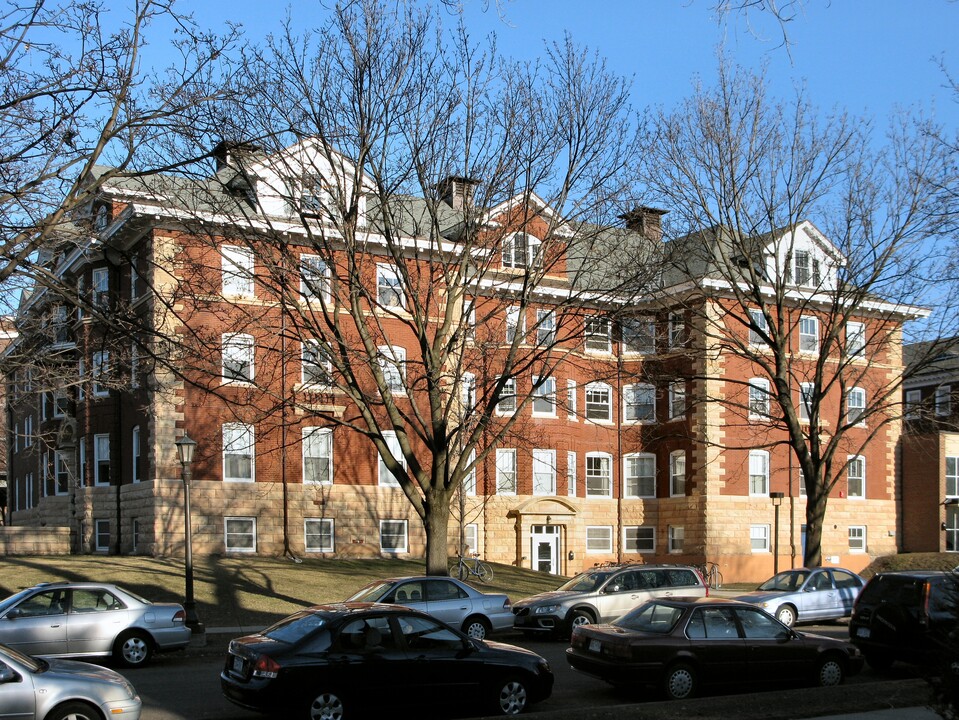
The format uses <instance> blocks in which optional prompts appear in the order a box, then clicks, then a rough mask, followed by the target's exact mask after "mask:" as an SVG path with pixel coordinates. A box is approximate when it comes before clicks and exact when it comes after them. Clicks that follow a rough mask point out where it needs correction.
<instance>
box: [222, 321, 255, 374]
mask: <svg viewBox="0 0 959 720" xmlns="http://www.w3.org/2000/svg"><path fill="white" fill-rule="evenodd" d="M220 347H221V352H220V375H221V381H222V383H223V384H224V385H250V384H251V383H252V382H253V381H254V379H255V378H256V366H255V365H254V361H255V356H256V352H255V348H254V346H253V336H252V335H248V334H246V333H223V334H222V335H221V336H220ZM244 367H246V368H249V369H248V371H247V372H246V373H243V372H242V369H243V368H244ZM234 368H236V369H237V371H236V372H234Z"/></svg>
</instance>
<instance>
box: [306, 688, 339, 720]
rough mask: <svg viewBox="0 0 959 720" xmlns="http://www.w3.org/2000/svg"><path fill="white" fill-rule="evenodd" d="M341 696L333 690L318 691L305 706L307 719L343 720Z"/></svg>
mask: <svg viewBox="0 0 959 720" xmlns="http://www.w3.org/2000/svg"><path fill="white" fill-rule="evenodd" d="M344 712H345V710H344V707H343V698H341V697H340V696H339V695H338V694H336V693H333V692H325V693H320V694H319V695H317V696H315V697H314V698H313V699H312V700H311V701H310V704H309V705H308V706H307V711H306V717H307V720H343V718H344V717H346V715H344Z"/></svg>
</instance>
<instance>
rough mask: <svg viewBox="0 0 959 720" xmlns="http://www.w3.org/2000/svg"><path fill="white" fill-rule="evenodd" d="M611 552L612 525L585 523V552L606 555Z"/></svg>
mask: <svg viewBox="0 0 959 720" xmlns="http://www.w3.org/2000/svg"><path fill="white" fill-rule="evenodd" d="M611 552H613V526H612V525H587V526H586V554H587V555H599V554H604V555H608V554H609V553H611Z"/></svg>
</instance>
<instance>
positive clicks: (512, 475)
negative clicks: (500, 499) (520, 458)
mask: <svg viewBox="0 0 959 720" xmlns="http://www.w3.org/2000/svg"><path fill="white" fill-rule="evenodd" d="M496 494H497V495H515V494H516V450H515V449H513V448H500V449H498V450H497V451H496Z"/></svg>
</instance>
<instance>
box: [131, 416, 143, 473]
mask: <svg viewBox="0 0 959 720" xmlns="http://www.w3.org/2000/svg"><path fill="white" fill-rule="evenodd" d="M130 452H131V454H132V455H133V468H132V470H133V482H135V483H138V482H140V481H141V480H142V479H143V476H142V475H141V474H140V473H141V467H142V463H141V461H140V426H139V425H136V426H134V428H133V432H132V435H131V438H130Z"/></svg>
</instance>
